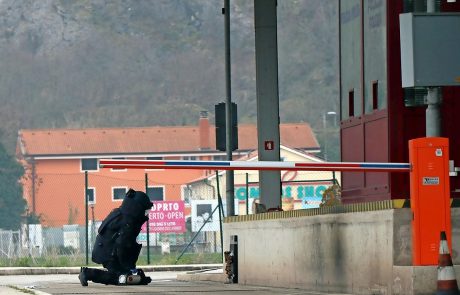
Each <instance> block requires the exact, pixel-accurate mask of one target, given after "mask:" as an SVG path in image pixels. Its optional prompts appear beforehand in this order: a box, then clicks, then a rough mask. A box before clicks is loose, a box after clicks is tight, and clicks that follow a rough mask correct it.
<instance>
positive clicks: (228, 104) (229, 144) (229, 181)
mask: <svg viewBox="0 0 460 295" xmlns="http://www.w3.org/2000/svg"><path fill="white" fill-rule="evenodd" d="M224 19H225V86H226V87H225V90H226V99H225V124H226V126H225V128H226V132H225V140H226V141H225V145H226V146H225V148H226V151H227V160H228V161H231V160H232V152H233V140H232V138H233V136H232V132H233V130H232V129H233V126H232V118H233V117H232V84H231V83H232V82H231V64H230V0H224ZM225 176H226V186H225V187H226V200H227V215H228V216H233V215H235V203H234V201H233V200H234V190H235V189H234V172H233V170H227V171H226V173H225Z"/></svg>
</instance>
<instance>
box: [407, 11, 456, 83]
mask: <svg viewBox="0 0 460 295" xmlns="http://www.w3.org/2000/svg"><path fill="white" fill-rule="evenodd" d="M399 21H400V38H401V74H402V87H430V86H460V58H459V57H458V55H459V52H460V13H403V14H400V16H399Z"/></svg>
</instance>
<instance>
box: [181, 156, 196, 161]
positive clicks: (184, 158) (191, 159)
mask: <svg viewBox="0 0 460 295" xmlns="http://www.w3.org/2000/svg"><path fill="white" fill-rule="evenodd" d="M182 160H190V161H195V160H196V156H183V157H182Z"/></svg>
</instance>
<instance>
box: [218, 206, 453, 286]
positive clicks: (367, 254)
mask: <svg viewBox="0 0 460 295" xmlns="http://www.w3.org/2000/svg"><path fill="white" fill-rule="evenodd" d="M459 215H460V208H453V209H452V228H453V230H452V236H453V243H452V244H453V248H454V249H452V258H453V260H454V264H458V262H459V261H458V260H459V257H458V253H459V251H458V246H459V242H460V224H459V223H460V221H458V220H459ZM411 218H412V214H411V211H410V209H408V208H405V209H387V210H380V211H367V212H351V213H338V214H325V215H315V216H303V217H292V218H279V219H276V218H275V219H266V220H250V221H242V222H226V223H224V233H225V235H224V250H228V249H229V237H230V236H231V235H237V236H238V243H239V244H238V252H239V253H238V254H239V255H238V263H239V270H238V276H239V278H238V280H239V283H240V284H249V285H266V286H273V287H290V288H300V289H305V290H312V291H320V292H338V293H340V292H341V293H352V294H385V295H388V294H409V295H410V294H414V295H415V294H433V293H434V292H435V291H436V279H437V272H436V266H426V267H425V266H424V267H414V266H412V239H411ZM456 273H457V274H458V273H460V272H459V271H457V269H456Z"/></svg>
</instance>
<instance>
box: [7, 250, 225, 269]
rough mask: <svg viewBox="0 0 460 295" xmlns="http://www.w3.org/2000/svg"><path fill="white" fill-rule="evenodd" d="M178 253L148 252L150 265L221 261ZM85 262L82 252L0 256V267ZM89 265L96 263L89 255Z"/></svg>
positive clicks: (143, 261)
mask: <svg viewBox="0 0 460 295" xmlns="http://www.w3.org/2000/svg"><path fill="white" fill-rule="evenodd" d="M179 255H180V253H171V254H165V255H162V254H153V253H152V254H150V265H172V264H215V263H222V261H223V260H222V256H221V254H220V253H185V254H184V255H182V257H181V258H180V259H179V260H178V261H177V263H176V259H177V258H178V257H179ZM85 264H86V256H85V255H84V254H73V255H48V256H41V257H30V256H27V257H18V258H11V259H7V258H1V259H0V267H71V266H82V265H85ZM89 265H90V266H91V265H97V264H95V263H93V262H92V261H91V255H90V257H89ZM137 265H147V255H141V256H139V259H138V261H137Z"/></svg>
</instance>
